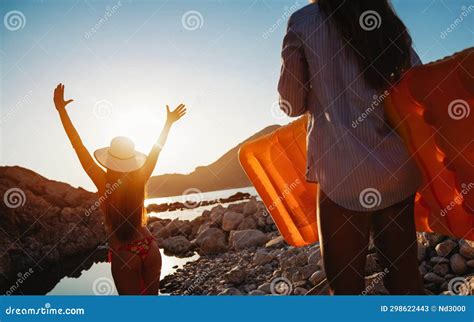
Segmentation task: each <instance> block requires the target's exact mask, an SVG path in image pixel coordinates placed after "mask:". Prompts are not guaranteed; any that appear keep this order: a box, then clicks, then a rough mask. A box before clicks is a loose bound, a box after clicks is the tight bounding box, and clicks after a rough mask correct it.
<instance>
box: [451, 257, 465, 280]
mask: <svg viewBox="0 0 474 322" xmlns="http://www.w3.org/2000/svg"><path fill="white" fill-rule="evenodd" d="M449 262H450V265H451V269H452V270H453V272H454V273H455V274H457V275H464V274H465V273H466V272H467V262H466V260H465V259H464V257H462V256H461V255H459V254H454V255H453V256H451V258H450V260H449Z"/></svg>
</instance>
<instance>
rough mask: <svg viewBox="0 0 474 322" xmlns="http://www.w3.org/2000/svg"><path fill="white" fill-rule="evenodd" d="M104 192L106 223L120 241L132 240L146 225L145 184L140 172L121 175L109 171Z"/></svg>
mask: <svg viewBox="0 0 474 322" xmlns="http://www.w3.org/2000/svg"><path fill="white" fill-rule="evenodd" d="M106 182H107V186H106V189H105V192H104V196H106V198H105V199H104V203H103V205H104V208H105V209H104V210H105V223H106V226H107V228H108V229H109V232H110V233H112V234H113V235H114V236H116V237H117V239H118V240H120V241H122V242H125V241H129V240H131V239H132V238H133V237H134V235H135V233H136V232H137V230H138V228H139V227H141V226H143V225H145V223H146V212H145V207H144V200H145V182H143V180H142V178H141V176H140V173H139V171H135V172H130V173H120V172H115V171H111V170H107V174H106Z"/></svg>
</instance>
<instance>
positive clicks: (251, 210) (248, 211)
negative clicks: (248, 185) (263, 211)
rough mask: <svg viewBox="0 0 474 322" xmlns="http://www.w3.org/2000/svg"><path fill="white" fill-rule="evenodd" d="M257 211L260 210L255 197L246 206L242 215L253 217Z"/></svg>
mask: <svg viewBox="0 0 474 322" xmlns="http://www.w3.org/2000/svg"><path fill="white" fill-rule="evenodd" d="M257 209H258V203H257V199H255V197H252V198H251V199H250V200H249V201H248V202H247V203H246V204H245V206H244V209H243V211H242V213H243V214H244V216H249V215H253V214H255V213H256V212H257Z"/></svg>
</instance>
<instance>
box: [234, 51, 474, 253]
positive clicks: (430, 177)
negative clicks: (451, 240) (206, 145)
mask: <svg viewBox="0 0 474 322" xmlns="http://www.w3.org/2000/svg"><path fill="white" fill-rule="evenodd" d="M473 107H474V48H469V49H466V50H464V51H462V52H460V53H457V54H455V55H453V56H450V57H447V58H444V59H442V60H439V61H436V62H433V63H430V64H427V65H422V66H418V67H415V68H413V69H411V70H410V71H409V72H408V73H407V74H406V75H405V76H404V78H403V80H402V81H401V82H400V83H399V84H398V85H397V86H395V87H394V88H393V89H392V90H391V91H390V95H389V96H388V97H387V98H386V101H385V111H386V114H387V116H388V118H389V121H390V123H391V124H392V126H393V127H394V128H395V129H396V131H397V132H398V133H399V134H400V136H401V137H402V138H403V140H404V141H405V144H406V146H407V148H408V149H409V151H410V152H411V154H412V156H413V157H414V159H415V160H416V162H417V165H418V167H419V169H420V171H421V173H422V175H423V184H422V185H421V186H420V188H419V190H418V192H417V195H416V204H415V218H416V225H417V230H418V231H426V232H436V233H440V234H444V235H448V236H454V237H457V238H465V239H470V240H474V116H473V115H472V114H473V113H474V112H472V111H471V109H472V108H473ZM471 112H472V113H471ZM306 126H307V116H304V117H302V118H300V119H298V120H296V121H294V122H292V123H290V124H288V125H286V126H284V127H281V128H279V129H277V130H276V131H275V132H273V133H271V134H268V135H266V136H263V137H260V138H258V139H256V140H253V141H250V142H247V143H245V144H244V145H243V146H242V147H241V149H240V152H239V159H240V162H241V165H242V167H243V168H244V170H245V172H246V173H247V175H248V177H249V178H250V180H251V181H252V183H253V184H254V186H255V188H256V190H257V192H258V193H259V195H260V197H261V198H262V200H263V202H264V203H265V205H266V207H267V209H268V211H269V212H270V214H271V216H272V218H273V220H274V221H275V224H276V225H277V227H278V229H279V230H280V232H281V234H282V235H283V237H284V238H285V240H286V241H287V242H288V243H289V244H291V245H294V246H304V245H307V244H311V243H314V242H316V241H318V234H317V231H318V230H317V222H316V191H317V184H312V183H308V182H306V180H305V169H306Z"/></svg>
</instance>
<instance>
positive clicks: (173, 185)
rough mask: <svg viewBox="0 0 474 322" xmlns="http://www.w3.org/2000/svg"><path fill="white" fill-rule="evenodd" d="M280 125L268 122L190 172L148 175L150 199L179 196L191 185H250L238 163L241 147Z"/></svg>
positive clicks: (206, 187) (210, 188)
mask: <svg viewBox="0 0 474 322" xmlns="http://www.w3.org/2000/svg"><path fill="white" fill-rule="evenodd" d="M279 127H280V126H279V125H271V126H268V127H266V128H264V129H263V130H261V131H260V132H258V133H256V134H254V135H252V136H251V137H249V138H248V139H246V140H245V141H244V142H242V143H240V144H238V145H237V146H235V147H234V148H232V149H230V150H229V151H228V152H227V153H225V154H224V155H223V156H221V157H220V158H219V159H217V160H216V161H215V162H213V163H211V164H209V165H207V166H200V167H197V168H196V169H195V170H194V171H193V172H191V173H189V174H178V173H175V174H163V175H159V176H154V177H151V178H150V181H149V182H148V186H147V196H148V197H149V198H160V197H169V196H179V195H182V194H183V192H184V191H186V190H187V189H190V188H195V189H199V190H200V191H202V192H206V191H216V190H224V189H234V188H243V187H249V186H251V185H252V184H251V183H250V181H249V179H248V178H247V176H246V174H245V173H244V171H243V170H242V168H241V166H240V163H239V159H238V151H239V149H240V146H241V145H242V144H243V143H245V142H247V141H250V140H254V139H256V138H258V137H260V136H263V135H266V134H268V133H271V132H273V131H275V130H276V129H277V128H279Z"/></svg>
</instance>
